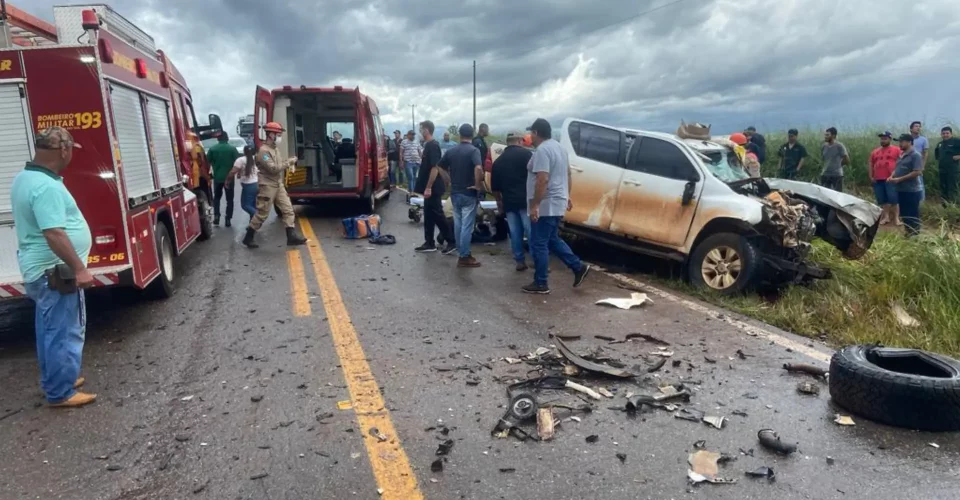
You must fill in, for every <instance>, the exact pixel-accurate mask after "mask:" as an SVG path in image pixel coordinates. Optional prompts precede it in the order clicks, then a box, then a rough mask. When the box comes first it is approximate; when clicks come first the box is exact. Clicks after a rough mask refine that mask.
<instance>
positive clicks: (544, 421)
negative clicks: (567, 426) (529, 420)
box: [537, 408, 557, 441]
mask: <svg viewBox="0 0 960 500" xmlns="http://www.w3.org/2000/svg"><path fill="white" fill-rule="evenodd" d="M556 425H557V420H556V419H555V418H554V417H553V411H552V410H550V408H540V409H539V410H537V435H538V436H540V440H541V441H549V440H551V439H553V436H554V433H555V432H554V431H555V428H556Z"/></svg>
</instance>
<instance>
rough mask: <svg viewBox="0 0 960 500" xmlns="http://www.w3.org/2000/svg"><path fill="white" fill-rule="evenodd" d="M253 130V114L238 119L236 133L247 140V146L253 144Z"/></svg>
mask: <svg viewBox="0 0 960 500" xmlns="http://www.w3.org/2000/svg"><path fill="white" fill-rule="evenodd" d="M254 131H255V129H254V119H253V115H247V116H244V117H243V118H241V119H240V120H239V121H238V123H237V135H238V136H239V137H242V138H243V140H245V141H247V145H248V146H253V136H254Z"/></svg>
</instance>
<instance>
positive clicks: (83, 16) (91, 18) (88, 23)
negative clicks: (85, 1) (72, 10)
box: [80, 9, 100, 31]
mask: <svg viewBox="0 0 960 500" xmlns="http://www.w3.org/2000/svg"><path fill="white" fill-rule="evenodd" d="M80 22H81V23H83V29H84V31H86V30H98V29H100V18H99V17H97V12H96V11H95V10H93V9H87V10H85V11H83V12H81V13H80Z"/></svg>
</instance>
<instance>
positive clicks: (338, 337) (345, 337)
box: [300, 218, 423, 500]
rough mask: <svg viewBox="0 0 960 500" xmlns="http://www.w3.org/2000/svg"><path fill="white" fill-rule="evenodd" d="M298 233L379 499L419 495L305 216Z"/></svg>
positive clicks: (413, 498)
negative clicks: (376, 432)
mask: <svg viewBox="0 0 960 500" xmlns="http://www.w3.org/2000/svg"><path fill="white" fill-rule="evenodd" d="M300 227H301V229H302V230H303V235H304V236H305V237H307V238H308V239H309V240H310V241H309V242H308V243H307V250H308V251H309V253H310V261H311V262H312V263H313V272H314V273H315V274H316V276H317V284H319V285H320V293H321V295H323V307H324V309H325V310H326V312H327V323H328V324H329V325H330V333H331V337H332V338H333V344H334V346H335V347H336V349H337V355H338V356H339V357H340V365H341V366H342V367H343V375H344V378H345V379H346V381H347V388H348V389H349V390H350V400H351V402H352V403H353V409H354V412H355V413H356V415H357V423H358V424H359V425H360V431H361V434H362V435H363V442H364V445H366V447H367V455H368V456H369V457H370V465H371V467H372V468H373V475H374V477H375V478H376V480H377V486H378V487H379V488H380V489H382V490H383V494H382V498H384V499H387V500H391V499H393V500H418V499H423V493H421V491H420V487H419V486H417V477H416V476H415V475H414V473H413V469H412V468H411V467H410V461H409V460H408V459H407V454H406V452H404V451H403V446H401V444H400V437H399V436H398V435H397V430H396V429H395V428H394V427H393V422H392V421H391V420H390V411H389V410H387V407H386V405H385V404H384V402H383V397H382V396H381V395H380V387H379V385H377V381H376V380H374V378H373V373H372V372H371V371H370V365H369V364H368V363H367V357H366V355H364V353H363V346H361V345H360V339H359V338H357V331H356V330H355V329H354V328H353V322H352V321H351V320H350V315H349V313H347V307H346V305H345V304H344V303H343V297H341V296H340V289H339V288H337V283H336V281H335V280H334V279H333V273H332V272H331V271H330V266H329V265H328V264H327V259H326V257H324V254H323V249H322V248H321V247H320V242H319V240H317V236H316V235H315V234H314V232H313V228H312V227H311V226H310V222H309V221H308V220H306V219H303V218H301V219H300ZM371 428H376V429H377V430H379V431H380V433H381V434H383V435H385V436H386V437H387V441H384V442H380V440H379V439H377V438H376V437H374V436H371V435H370V434H371V433H370V429H371Z"/></svg>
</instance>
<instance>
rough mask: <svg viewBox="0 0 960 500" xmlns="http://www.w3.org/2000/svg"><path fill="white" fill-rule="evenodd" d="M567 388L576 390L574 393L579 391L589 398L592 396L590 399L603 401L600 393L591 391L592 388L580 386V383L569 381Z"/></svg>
mask: <svg viewBox="0 0 960 500" xmlns="http://www.w3.org/2000/svg"><path fill="white" fill-rule="evenodd" d="M566 388H567V389H572V390H574V391H577V392H580V393H583V394H586V395H587V396H590V397H591V398H593V399H598V400H599V399H603V396H601V395H600V393H598V392H597V391H594V390H593V389H591V388H589V387H587V386H585V385H580V384H578V383H576V382H573V381H571V380H567V383H566Z"/></svg>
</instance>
